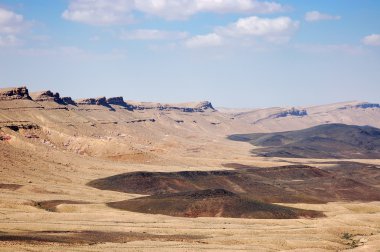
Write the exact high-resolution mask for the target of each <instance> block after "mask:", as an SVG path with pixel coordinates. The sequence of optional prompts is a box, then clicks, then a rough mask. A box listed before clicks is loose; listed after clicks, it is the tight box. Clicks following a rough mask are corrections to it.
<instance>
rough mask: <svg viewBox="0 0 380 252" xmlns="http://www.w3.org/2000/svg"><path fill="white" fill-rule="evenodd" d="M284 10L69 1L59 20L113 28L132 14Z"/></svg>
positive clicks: (238, 3)
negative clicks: (111, 26) (135, 12)
mask: <svg viewBox="0 0 380 252" xmlns="http://www.w3.org/2000/svg"><path fill="white" fill-rule="evenodd" d="M284 10H285V7H284V6H283V5H281V4H279V3H276V2H268V1H259V0H113V1H110V0H71V1H70V4H69V6H68V8H67V9H66V10H65V11H64V12H63V13H62V17H63V18H65V19H67V20H70V21H75V22H80V23H85V24H90V25H113V24H119V23H125V22H128V21H130V20H131V19H132V14H133V12H134V11H139V12H142V13H145V14H149V15H152V16H158V17H162V18H165V19H169V20H170V19H177V20H183V19H187V18H189V17H190V16H193V15H195V14H198V13H202V12H211V13H261V14H262V13H275V12H281V11H284Z"/></svg>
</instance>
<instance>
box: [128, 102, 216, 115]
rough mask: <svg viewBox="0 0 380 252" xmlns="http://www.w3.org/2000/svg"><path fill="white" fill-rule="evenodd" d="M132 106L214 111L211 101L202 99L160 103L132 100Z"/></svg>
mask: <svg viewBox="0 0 380 252" xmlns="http://www.w3.org/2000/svg"><path fill="white" fill-rule="evenodd" d="M131 104H132V105H133V108H134V109H135V110H147V109H156V110H166V111H167V110H178V111H181V112H189V113H194V112H205V111H215V109H214V107H213V106H212V104H211V102H209V101H202V102H197V103H180V104H161V103H149V102H146V103H137V102H134V103H133V102H132V103H131Z"/></svg>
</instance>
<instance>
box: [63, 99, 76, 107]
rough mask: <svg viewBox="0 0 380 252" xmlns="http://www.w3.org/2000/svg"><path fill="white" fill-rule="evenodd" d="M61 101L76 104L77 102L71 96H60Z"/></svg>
mask: <svg viewBox="0 0 380 252" xmlns="http://www.w3.org/2000/svg"><path fill="white" fill-rule="evenodd" d="M62 101H63V102H64V103H66V104H67V105H73V106H77V103H76V102H75V101H74V100H73V99H71V97H62Z"/></svg>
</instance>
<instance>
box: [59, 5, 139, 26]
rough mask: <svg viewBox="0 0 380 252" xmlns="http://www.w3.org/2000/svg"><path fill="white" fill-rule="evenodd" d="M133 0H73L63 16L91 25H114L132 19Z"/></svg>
mask: <svg viewBox="0 0 380 252" xmlns="http://www.w3.org/2000/svg"><path fill="white" fill-rule="evenodd" d="M133 5H134V3H133V0H112V1H109V0H72V1H71V2H70V4H69V7H68V9H67V10H65V11H64V12H63V13H62V17H63V18H65V19H67V20H70V21H75V22H80V23H85V24H90V25H112V24H119V23H125V22H128V21H130V20H131V19H132V16H131V14H130V11H131V10H132V8H133Z"/></svg>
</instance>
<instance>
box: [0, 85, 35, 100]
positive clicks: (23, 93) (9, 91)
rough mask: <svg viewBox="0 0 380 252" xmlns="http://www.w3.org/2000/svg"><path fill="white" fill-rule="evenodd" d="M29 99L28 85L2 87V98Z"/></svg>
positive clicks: (0, 97)
mask: <svg viewBox="0 0 380 252" xmlns="http://www.w3.org/2000/svg"><path fill="white" fill-rule="evenodd" d="M16 99H28V100H30V99H31V97H30V96H29V91H28V89H27V88H26V87H13V88H0V100H16Z"/></svg>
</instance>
